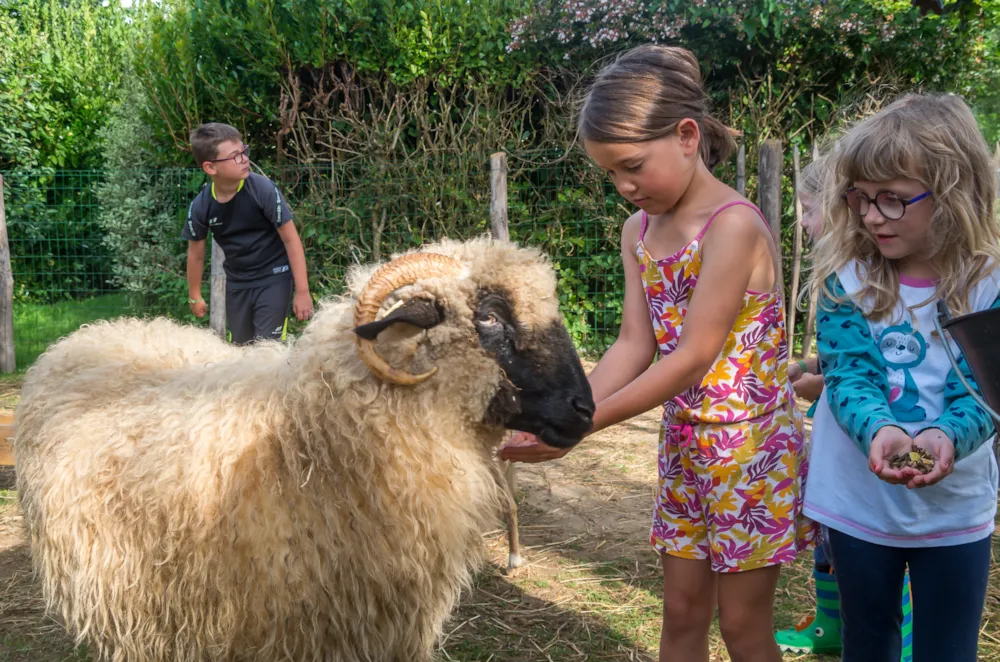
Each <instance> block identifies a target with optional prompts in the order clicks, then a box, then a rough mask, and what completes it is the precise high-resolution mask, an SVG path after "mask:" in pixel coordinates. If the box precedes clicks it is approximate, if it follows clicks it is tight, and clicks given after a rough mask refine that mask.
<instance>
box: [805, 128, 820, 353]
mask: <svg viewBox="0 0 1000 662" xmlns="http://www.w3.org/2000/svg"><path fill="white" fill-rule="evenodd" d="M817 159H819V145H817V144H816V143H815V142H813V148H812V160H813V161H814V162H815V161H816V160H817ZM818 299H819V290H818V289H817V288H815V287H813V288H811V289H810V291H809V308H808V310H807V312H806V328H805V329H804V330H803V331H802V358H809V356H810V355H811V354H812V340H813V334H814V333H815V331H816V306H817V305H818V303H819V302H818Z"/></svg>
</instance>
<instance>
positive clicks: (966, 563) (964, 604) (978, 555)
mask: <svg viewBox="0 0 1000 662" xmlns="http://www.w3.org/2000/svg"><path fill="white" fill-rule="evenodd" d="M910 551H911V553H912V554H911V557H910V581H911V584H912V587H913V662H936V661H937V660H948V662H975V660H976V659H977V650H978V643H979V626H980V623H981V621H982V617H983V604H984V602H985V601H986V586H987V583H988V580H989V572H990V538H989V537H987V538H984V539H982V540H979V541H977V542H972V543H968V544H965V545H955V546H953V547H924V548H920V549H914V550H910Z"/></svg>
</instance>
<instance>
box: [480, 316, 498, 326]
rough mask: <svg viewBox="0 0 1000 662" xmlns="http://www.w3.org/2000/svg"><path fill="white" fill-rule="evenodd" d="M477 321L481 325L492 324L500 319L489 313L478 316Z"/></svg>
mask: <svg viewBox="0 0 1000 662" xmlns="http://www.w3.org/2000/svg"><path fill="white" fill-rule="evenodd" d="M479 323H480V324H482V325H483V326H493V325H494V324H499V323H500V319H499V318H498V317H497V316H496V315H495V314H494V313H490V314H488V315H487V316H486V317H483V318H480V319H479Z"/></svg>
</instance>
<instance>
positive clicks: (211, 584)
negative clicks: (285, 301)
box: [15, 238, 594, 662]
mask: <svg viewBox="0 0 1000 662" xmlns="http://www.w3.org/2000/svg"><path fill="white" fill-rule="evenodd" d="M375 268H376V267H374V266H369V267H366V268H356V269H354V270H353V271H352V273H351V274H350V278H349V285H350V290H351V293H350V294H348V295H346V296H344V297H341V298H335V299H332V300H328V301H326V302H324V303H323V304H322V305H321V306H320V310H319V312H318V313H317V315H316V317H315V318H314V320H313V321H312V322H311V323H310V324H309V326H308V327H307V328H306V329H305V331H304V333H303V335H302V337H301V338H300V339H298V340H297V341H295V342H293V343H291V344H289V345H281V344H278V343H263V344H260V345H256V346H251V347H248V348H238V347H232V346H229V345H226V344H225V343H223V342H221V341H220V340H218V339H216V338H215V336H213V335H212V334H211V333H210V332H208V331H201V330H196V329H192V328H187V327H184V326H180V325H178V324H175V323H173V322H170V321H167V320H163V319H156V320H152V321H139V320H131V319H122V320H117V321H112V322H102V323H97V324H94V325H92V326H88V327H85V328H82V329H80V330H79V331H77V332H75V333H73V334H72V335H70V336H68V337H67V338H64V339H62V340H61V341H59V342H58V343H56V344H54V345H53V346H52V347H51V348H49V350H48V351H47V352H46V353H45V354H44V355H42V356H41V357H40V358H39V359H38V361H37V362H36V363H35V364H34V366H33V367H32V368H31V369H30V370H29V371H28V375H27V378H26V380H25V384H24V388H23V391H22V399H21V403H20V405H19V407H18V410H17V417H16V426H17V428H16V435H17V436H16V443H15V453H16V461H17V470H18V490H19V496H20V499H21V505H22V508H23V511H24V516H25V521H26V522H27V524H28V526H29V531H30V535H31V549H32V554H33V558H34V563H35V566H36V570H37V571H38V573H39V574H40V576H41V579H42V585H43V591H44V596H45V599H46V602H47V604H48V606H49V608H50V610H52V611H53V612H54V613H56V614H58V615H59V616H61V617H62V619H63V620H64V622H65V624H66V626H67V628H68V629H69V630H70V632H71V633H73V634H74V635H75V636H76V639H77V641H78V642H87V643H88V644H89V646H90V647H91V650H92V651H94V652H95V654H96V655H97V656H98V657H99V658H100V659H103V660H110V661H113V662H124V661H138V660H143V661H144V662H160V661H162V662H167V661H168V660H169V661H170V662H195V661H198V662H202V661H204V660H227V661H228V660H234V661H235V660H239V661H245V660H246V661H249V660H260V661H262V660H268V661H273V660H295V661H296V662H302V661H309V660H315V661H319V660H325V661H335V662H362V661H364V662H394V661H395V662H404V661H405V662H414V661H416V662H420V661H426V660H429V659H430V658H431V656H432V650H433V647H434V644H435V641H436V638H437V637H438V636H439V635H440V633H441V629H442V625H443V623H444V621H445V619H446V618H447V617H448V615H449V613H450V612H451V610H452V608H453V607H454V605H455V603H456V601H457V599H458V598H459V595H460V592H461V589H462V587H463V586H466V585H467V583H468V581H469V579H470V576H471V575H470V572H471V570H472V569H474V568H475V566H476V564H477V563H478V562H480V561H481V550H482V540H481V535H482V533H483V532H484V531H485V530H486V529H487V528H489V527H490V526H491V525H493V524H494V523H495V516H496V514H497V512H498V510H497V509H498V506H499V504H500V502H501V500H500V496H501V494H500V491H499V490H498V488H497V485H498V482H497V478H498V476H497V470H496V467H497V463H496V462H495V460H494V459H493V452H494V451H495V449H496V446H497V444H498V443H499V441H500V439H501V437H502V435H503V430H504V428H505V427H510V428H516V429H521V430H527V431H530V432H535V433H536V434H539V435H541V437H542V438H543V439H545V440H546V441H548V442H549V443H551V444H553V445H561V446H568V445H572V444H574V443H576V442H577V441H579V439H580V438H581V437H582V435H583V434H584V432H585V431H586V430H587V429H588V428H589V427H590V422H591V419H590V417H591V415H592V413H593V406H594V405H593V401H592V399H591V393H590V389H589V386H588V384H587V380H586V377H585V375H584V373H583V369H582V367H581V365H580V361H579V358H578V356H577V354H576V352H575V350H574V348H573V346H572V344H571V342H570V339H569V336H568V334H567V333H566V330H565V328H564V327H563V324H562V321H561V317H560V315H559V311H558V305H557V304H558V299H557V296H556V288H555V278H554V274H553V271H552V269H551V266H550V265H549V263H548V262H547V260H546V259H545V258H544V257H543V256H542V255H541V254H540V253H539V252H538V251H535V250H528V249H523V248H518V247H516V246H514V245H513V244H509V243H498V242H495V241H492V240H489V239H485V238H483V239H476V240H473V241H469V242H465V243H459V242H451V241H444V242H441V243H439V244H436V245H432V246H428V247H426V248H425V249H423V250H422V251H419V252H415V253H413V254H409V255H406V256H403V257H400V258H397V259H395V260H393V261H392V262H390V263H389V264H387V265H384V266H383V267H381V268H380V269H378V271H377V272H376V271H375ZM373 272H374V273H373ZM393 293H395V294H393ZM393 301H396V302H397V304H396V306H395V307H393V309H392V311H391V312H390V313H388V314H387V315H385V316H384V317H382V318H380V319H377V318H376V316H377V313H378V312H379V311H380V310H386V308H388V307H389V306H390V304H391V303H392V302H393Z"/></svg>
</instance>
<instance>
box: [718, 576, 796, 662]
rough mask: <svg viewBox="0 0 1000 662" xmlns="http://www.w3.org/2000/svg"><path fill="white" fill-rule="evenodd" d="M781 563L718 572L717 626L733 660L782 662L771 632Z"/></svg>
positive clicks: (736, 661)
mask: <svg viewBox="0 0 1000 662" xmlns="http://www.w3.org/2000/svg"><path fill="white" fill-rule="evenodd" d="M780 572H781V566H780V565H773V566H768V567H766V568H759V569H757V570H745V571H743V572H731V573H722V574H720V575H719V629H720V630H721V631H722V639H723V640H724V641H725V642H726V650H727V651H728V652H729V657H730V658H731V659H732V660H733V662H781V651H779V650H778V644H777V643H775V641H774V635H773V634H772V632H773V628H774V622H773V620H772V613H773V611H774V590H775V588H776V587H777V586H778V574H779V573H780Z"/></svg>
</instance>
